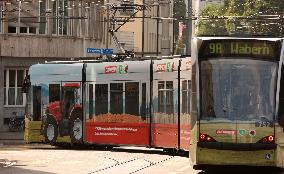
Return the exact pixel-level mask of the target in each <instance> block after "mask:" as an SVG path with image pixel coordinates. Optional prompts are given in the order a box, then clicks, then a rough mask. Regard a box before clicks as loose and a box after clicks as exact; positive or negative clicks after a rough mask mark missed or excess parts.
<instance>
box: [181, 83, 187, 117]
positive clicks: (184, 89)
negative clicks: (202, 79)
mask: <svg viewBox="0 0 284 174" xmlns="http://www.w3.org/2000/svg"><path fill="white" fill-rule="evenodd" d="M181 94H182V107H181V112H182V113H186V112H187V110H186V107H187V101H188V98H187V81H186V80H184V81H182V93H181Z"/></svg>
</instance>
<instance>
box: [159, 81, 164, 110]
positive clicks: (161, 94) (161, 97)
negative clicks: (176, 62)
mask: <svg viewBox="0 0 284 174" xmlns="http://www.w3.org/2000/svg"><path fill="white" fill-rule="evenodd" d="M164 86H165V82H164V81H159V82H158V112H164V88H165V87H164Z"/></svg>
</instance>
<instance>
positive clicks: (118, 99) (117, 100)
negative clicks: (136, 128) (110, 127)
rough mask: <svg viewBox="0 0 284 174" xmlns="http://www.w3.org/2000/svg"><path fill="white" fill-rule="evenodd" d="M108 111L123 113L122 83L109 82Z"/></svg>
mask: <svg viewBox="0 0 284 174" xmlns="http://www.w3.org/2000/svg"><path fill="white" fill-rule="evenodd" d="M110 113H112V114H122V113H123V83H111V84H110Z"/></svg>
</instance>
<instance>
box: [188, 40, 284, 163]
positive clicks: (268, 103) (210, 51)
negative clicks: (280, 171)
mask: <svg viewBox="0 0 284 174" xmlns="http://www.w3.org/2000/svg"><path fill="white" fill-rule="evenodd" d="M283 58H284V44H283V38H235V37H234V38H228V37H195V38H193V44H192V95H191V120H190V128H191V132H190V135H191V136H190V147H189V152H190V157H191V160H192V163H193V167H194V168H195V169H206V168H207V167H211V166H219V165H220V166H226V165H230V166H231V165H235V166H238V165H242V166H243V165H246V166H271V167H284V129H283V127H284V67H283Z"/></svg>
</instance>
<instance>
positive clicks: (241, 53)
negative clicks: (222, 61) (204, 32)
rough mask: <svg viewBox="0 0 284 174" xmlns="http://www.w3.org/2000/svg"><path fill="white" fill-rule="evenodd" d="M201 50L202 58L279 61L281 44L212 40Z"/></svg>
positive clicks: (203, 45)
mask: <svg viewBox="0 0 284 174" xmlns="http://www.w3.org/2000/svg"><path fill="white" fill-rule="evenodd" d="M200 49H201V50H200V51H199V57H200V58H212V57H255V58H259V59H279V57H280V55H279V53H280V51H279V50H280V49H281V43H279V44H278V42H276V43H275V42H270V41H262V40H232V39H229V40H228V39H227V40H210V41H204V42H203V43H202V45H201V48H200Z"/></svg>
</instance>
